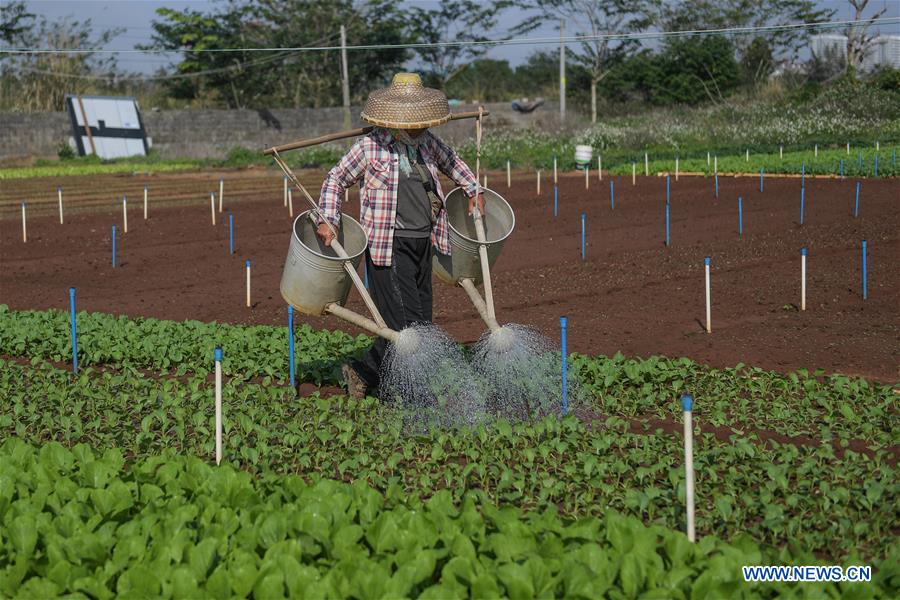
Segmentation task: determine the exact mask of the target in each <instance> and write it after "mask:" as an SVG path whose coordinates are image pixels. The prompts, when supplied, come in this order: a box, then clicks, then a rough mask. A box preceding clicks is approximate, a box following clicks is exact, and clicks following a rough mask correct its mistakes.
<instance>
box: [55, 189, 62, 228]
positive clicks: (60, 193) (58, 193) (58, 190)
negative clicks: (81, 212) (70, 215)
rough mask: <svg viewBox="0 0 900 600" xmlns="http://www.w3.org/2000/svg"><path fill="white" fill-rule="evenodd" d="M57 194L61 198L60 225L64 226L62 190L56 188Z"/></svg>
mask: <svg viewBox="0 0 900 600" xmlns="http://www.w3.org/2000/svg"><path fill="white" fill-rule="evenodd" d="M56 194H57V195H58V196H59V224H60V225H62V224H63V208H62V188H61V187H58V188H56Z"/></svg>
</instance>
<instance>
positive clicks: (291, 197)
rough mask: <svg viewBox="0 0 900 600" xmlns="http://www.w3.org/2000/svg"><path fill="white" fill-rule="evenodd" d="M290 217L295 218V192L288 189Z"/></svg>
mask: <svg viewBox="0 0 900 600" xmlns="http://www.w3.org/2000/svg"><path fill="white" fill-rule="evenodd" d="M288 215H290V216H291V218H293V217H294V190H293V189H288Z"/></svg>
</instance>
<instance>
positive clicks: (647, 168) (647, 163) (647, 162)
mask: <svg viewBox="0 0 900 600" xmlns="http://www.w3.org/2000/svg"><path fill="white" fill-rule="evenodd" d="M644 176H645V177H649V176H650V159H649V158H648V157H647V153H646V152H644Z"/></svg>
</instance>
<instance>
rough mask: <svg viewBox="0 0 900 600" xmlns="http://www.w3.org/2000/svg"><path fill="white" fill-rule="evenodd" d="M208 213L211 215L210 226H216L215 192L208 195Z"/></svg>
mask: <svg viewBox="0 0 900 600" xmlns="http://www.w3.org/2000/svg"><path fill="white" fill-rule="evenodd" d="M209 212H210V213H211V214H212V224H213V225H215V224H216V194H215V192H210V194H209Z"/></svg>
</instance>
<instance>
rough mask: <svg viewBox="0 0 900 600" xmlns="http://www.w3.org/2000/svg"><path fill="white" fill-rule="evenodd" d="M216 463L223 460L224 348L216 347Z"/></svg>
mask: <svg viewBox="0 0 900 600" xmlns="http://www.w3.org/2000/svg"><path fill="white" fill-rule="evenodd" d="M215 359H216V464H217V465H218V464H219V463H221V462H222V349H221V348H216V352H215Z"/></svg>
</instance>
